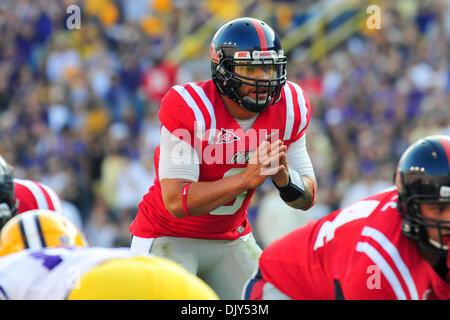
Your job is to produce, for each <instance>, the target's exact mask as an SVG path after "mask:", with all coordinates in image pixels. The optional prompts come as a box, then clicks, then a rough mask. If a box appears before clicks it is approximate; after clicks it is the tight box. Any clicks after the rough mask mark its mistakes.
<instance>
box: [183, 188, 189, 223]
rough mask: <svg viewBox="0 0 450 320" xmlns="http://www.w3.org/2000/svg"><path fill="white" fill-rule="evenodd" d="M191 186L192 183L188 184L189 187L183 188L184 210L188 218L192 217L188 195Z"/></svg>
mask: <svg viewBox="0 0 450 320" xmlns="http://www.w3.org/2000/svg"><path fill="white" fill-rule="evenodd" d="M190 186H191V184H190V183H188V184H187V185H185V186H184V188H183V193H182V199H183V210H184V213H185V214H186V216H188V217H190V216H191V215H190V214H189V211H188V209H187V194H188V191H189V187H190Z"/></svg>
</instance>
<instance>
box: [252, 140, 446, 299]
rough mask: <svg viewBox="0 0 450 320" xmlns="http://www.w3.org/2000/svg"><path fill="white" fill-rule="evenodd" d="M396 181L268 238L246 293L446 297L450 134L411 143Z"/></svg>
mask: <svg viewBox="0 0 450 320" xmlns="http://www.w3.org/2000/svg"><path fill="white" fill-rule="evenodd" d="M395 182H396V188H394V187H393V188H392V189H390V190H386V191H384V192H381V193H379V194H376V195H374V196H371V197H368V198H366V199H363V200H361V201H358V202H356V203H354V204H353V205H350V206H348V207H345V208H343V209H341V210H338V211H335V212H333V213H331V214H330V215H328V216H326V217H324V218H322V219H320V220H317V221H312V222H310V223H309V224H307V225H306V226H304V227H301V228H299V229H297V230H294V231H293V232H291V233H289V234H287V235H286V236H284V237H283V238H281V239H279V240H277V241H275V242H273V243H272V244H270V245H269V246H268V247H267V248H266V249H265V250H264V252H263V253H262V255H261V258H260V261H259V272H258V274H257V275H256V277H255V278H254V279H252V280H251V281H249V283H248V284H247V285H246V288H245V290H244V295H245V296H244V297H245V298H246V299H295V300H298V299H359V300H369V299H370V300H371V299H383V300H391V299H450V274H449V267H450V259H449V257H448V246H449V244H450V137H448V136H442V135H441V136H430V137H426V138H424V139H421V140H419V141H418V142H416V143H415V144H413V145H411V146H410V147H409V148H408V149H407V150H406V151H405V153H404V154H403V155H402V157H401V159H400V161H399V164H398V167H397V171H396V177H395ZM399 213H400V214H399Z"/></svg>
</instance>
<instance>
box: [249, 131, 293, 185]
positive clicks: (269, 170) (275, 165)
mask: <svg viewBox="0 0 450 320" xmlns="http://www.w3.org/2000/svg"><path fill="white" fill-rule="evenodd" d="M286 149H287V148H286V146H285V145H284V144H283V142H282V141H281V140H277V141H275V142H273V143H270V142H268V141H263V142H262V143H261V144H260V145H259V147H258V149H256V152H254V153H253V155H252V157H251V158H250V160H249V162H248V165H247V167H246V168H245V171H244V172H243V173H242V174H243V176H244V178H245V179H246V181H248V189H254V188H257V187H259V186H260V185H261V184H263V182H264V181H265V180H266V179H267V177H270V176H274V175H276V174H277V173H278V172H280V171H281V170H283V169H284V165H283V164H281V161H282V159H283V158H285V157H286Z"/></svg>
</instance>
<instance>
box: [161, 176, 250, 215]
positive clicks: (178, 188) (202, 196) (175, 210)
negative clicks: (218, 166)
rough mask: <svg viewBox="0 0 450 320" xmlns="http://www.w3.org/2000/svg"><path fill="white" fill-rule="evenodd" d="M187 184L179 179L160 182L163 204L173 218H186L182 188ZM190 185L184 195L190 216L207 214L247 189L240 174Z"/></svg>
mask: <svg viewBox="0 0 450 320" xmlns="http://www.w3.org/2000/svg"><path fill="white" fill-rule="evenodd" d="M169 180H171V181H169ZM176 180H178V181H176ZM187 183H188V181H183V180H181V179H163V180H162V181H161V188H162V192H163V200H164V204H165V206H166V208H167V210H168V211H169V212H170V213H171V214H172V215H173V216H174V217H175V218H183V217H186V216H187V215H186V213H185V209H184V207H183V196H182V192H183V188H184V186H185V185H186V184H187ZM190 184H191V185H190V187H189V190H188V194H187V195H186V209H187V210H188V212H189V215H191V216H198V215H202V214H205V213H209V212H211V211H213V210H214V209H217V208H219V207H221V206H223V205H224V204H226V203H227V202H229V201H231V200H232V199H234V198H236V197H237V196H238V195H239V194H241V193H242V192H244V191H246V190H247V189H248V186H247V184H246V182H245V179H244V178H243V177H242V175H240V174H238V175H234V176H230V177H226V178H223V179H220V180H216V181H202V182H190ZM164 186H165V187H164Z"/></svg>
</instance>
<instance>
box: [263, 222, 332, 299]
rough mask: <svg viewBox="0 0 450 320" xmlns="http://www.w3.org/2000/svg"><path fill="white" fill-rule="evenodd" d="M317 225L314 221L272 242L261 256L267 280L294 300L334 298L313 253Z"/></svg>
mask: <svg viewBox="0 0 450 320" xmlns="http://www.w3.org/2000/svg"><path fill="white" fill-rule="evenodd" d="M317 226H318V225H317V222H316V221H312V222H310V223H309V224H307V225H306V226H304V227H301V228H298V229H296V230H294V231H292V232H290V233H288V234H287V235H286V236H284V237H283V238H281V239H278V240H276V241H274V242H272V243H271V244H270V245H269V246H268V247H267V248H265V250H264V251H263V253H262V255H261V257H260V270H261V273H262V275H263V277H264V279H265V280H266V281H268V282H270V283H272V284H273V285H274V286H275V287H276V288H277V289H278V290H280V291H281V292H283V293H284V294H286V295H288V296H289V297H290V298H292V299H294V300H300V299H333V298H334V296H333V287H332V284H330V283H328V280H327V278H326V276H325V274H324V273H323V269H322V265H321V259H320V257H319V255H318V252H317V251H313V250H312V242H311V241H312V239H314V237H313V236H312V235H313V234H314V233H315V230H316V229H317Z"/></svg>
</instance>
